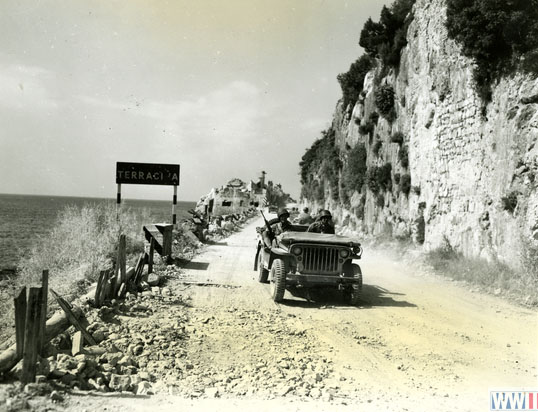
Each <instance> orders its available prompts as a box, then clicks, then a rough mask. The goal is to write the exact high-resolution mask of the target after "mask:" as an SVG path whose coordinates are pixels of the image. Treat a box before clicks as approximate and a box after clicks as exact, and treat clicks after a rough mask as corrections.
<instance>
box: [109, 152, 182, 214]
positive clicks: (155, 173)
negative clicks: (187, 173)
mask: <svg viewBox="0 0 538 412" xmlns="http://www.w3.org/2000/svg"><path fill="white" fill-rule="evenodd" d="M116 183H117V184H118V193H117V197H116V205H117V207H119V205H120V204H121V184H122V183H125V184H137V185H162V186H174V197H173V201H172V223H173V224H175V223H176V204H177V187H178V185H179V165H175V164H164V163H126V162H116Z"/></svg>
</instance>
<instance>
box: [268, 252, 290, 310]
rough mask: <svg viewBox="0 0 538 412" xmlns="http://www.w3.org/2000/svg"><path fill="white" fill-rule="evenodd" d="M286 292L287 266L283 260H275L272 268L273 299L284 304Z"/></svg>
mask: <svg viewBox="0 0 538 412" xmlns="http://www.w3.org/2000/svg"><path fill="white" fill-rule="evenodd" d="M285 291H286V265H285V264H284V261H283V260H282V259H275V260H274V261H273V266H272V267H271V297H272V298H273V300H274V301H275V302H282V299H284V292H285Z"/></svg>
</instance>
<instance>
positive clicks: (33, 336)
mask: <svg viewBox="0 0 538 412" xmlns="http://www.w3.org/2000/svg"><path fill="white" fill-rule="evenodd" d="M41 293H42V290H41V288H30V293H29V294H28V305H27V309H26V325H25V326H26V330H25V333H24V351H23V352H24V353H23V359H22V374H21V382H22V383H23V384H25V385H26V384H27V383H30V382H34V381H35V373H36V362H37V353H38V351H39V348H38V346H37V345H38V341H39V334H40V331H39V329H40V326H41V324H40V322H41V303H42V302H41Z"/></svg>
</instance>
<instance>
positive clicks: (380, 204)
mask: <svg viewBox="0 0 538 412" xmlns="http://www.w3.org/2000/svg"><path fill="white" fill-rule="evenodd" d="M376 204H377V206H378V207H383V206H385V196H383V193H379V194H378V195H377V198H376Z"/></svg>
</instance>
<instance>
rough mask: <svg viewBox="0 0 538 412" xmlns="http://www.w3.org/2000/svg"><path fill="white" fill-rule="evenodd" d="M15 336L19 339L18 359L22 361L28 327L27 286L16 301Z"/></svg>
mask: <svg viewBox="0 0 538 412" xmlns="http://www.w3.org/2000/svg"><path fill="white" fill-rule="evenodd" d="M13 300H14V301H15V336H16V339H17V342H16V343H17V358H19V359H22V355H23V353H24V331H25V328H24V325H26V286H25V287H23V288H22V289H21V291H20V293H19V296H17V297H16V298H15V299H13Z"/></svg>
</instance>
